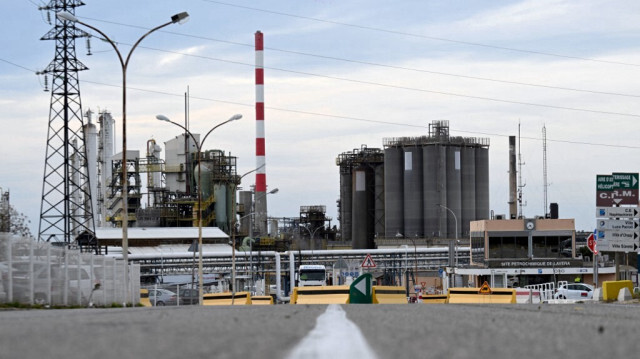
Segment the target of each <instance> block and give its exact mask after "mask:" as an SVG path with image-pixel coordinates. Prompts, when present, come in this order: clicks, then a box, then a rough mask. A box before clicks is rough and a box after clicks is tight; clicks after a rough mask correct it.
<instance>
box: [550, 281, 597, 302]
mask: <svg viewBox="0 0 640 359" xmlns="http://www.w3.org/2000/svg"><path fill="white" fill-rule="evenodd" d="M554 298H555V299H591V298H593V286H590V285H588V284H584V283H567V284H562V285H560V286H559V287H558V289H556V294H555V295H554Z"/></svg>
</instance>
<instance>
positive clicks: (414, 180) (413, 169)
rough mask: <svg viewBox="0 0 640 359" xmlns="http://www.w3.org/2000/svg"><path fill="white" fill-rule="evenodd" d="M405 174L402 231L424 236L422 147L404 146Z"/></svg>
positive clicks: (412, 235)
mask: <svg viewBox="0 0 640 359" xmlns="http://www.w3.org/2000/svg"><path fill="white" fill-rule="evenodd" d="M403 174H404V176H403V188H404V192H403V199H404V230H403V231H401V233H403V234H404V236H405V237H407V238H408V237H422V236H423V233H424V231H423V210H422V203H423V202H422V200H423V195H422V186H423V180H422V148H420V147H418V146H417V145H416V146H409V147H405V148H404V172H403Z"/></svg>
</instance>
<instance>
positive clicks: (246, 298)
mask: <svg viewBox="0 0 640 359" xmlns="http://www.w3.org/2000/svg"><path fill="white" fill-rule="evenodd" d="M232 302H233V304H232ZM251 304H252V301H251V293H249V292H236V294H235V295H233V294H232V293H207V294H205V295H203V296H202V305H251Z"/></svg>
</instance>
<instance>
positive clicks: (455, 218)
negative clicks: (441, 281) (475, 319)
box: [437, 204, 458, 284]
mask: <svg viewBox="0 0 640 359" xmlns="http://www.w3.org/2000/svg"><path fill="white" fill-rule="evenodd" d="M437 206H440V207H442V208H444V209H446V210H447V211H449V212H451V214H452V215H453V220H454V221H455V222H454V223H455V225H456V238H455V240H456V241H457V240H458V217H456V214H455V213H454V212H453V211H452V210H451V209H450V208H449V207H446V206H443V205H441V204H438V205H437ZM454 246H455V248H456V251H455V252H457V245H455V244H454ZM451 247H452V246H451V245H449V251H451ZM454 256H455V257H457V256H458V253H454ZM455 260H457V258H456V259H455ZM455 260H454V261H455ZM454 261H451V256H449V265H453V264H454V263H453V262H454ZM452 280H453V279H452ZM451 284H453V282H452V283H451Z"/></svg>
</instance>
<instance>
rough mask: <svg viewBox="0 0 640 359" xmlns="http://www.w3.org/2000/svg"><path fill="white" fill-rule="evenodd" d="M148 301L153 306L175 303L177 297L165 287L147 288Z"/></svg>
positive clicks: (176, 302)
mask: <svg viewBox="0 0 640 359" xmlns="http://www.w3.org/2000/svg"><path fill="white" fill-rule="evenodd" d="M149 302H151V305H153V306H165V305H177V304H178V297H177V296H176V293H174V292H172V291H170V290H167V289H149Z"/></svg>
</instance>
